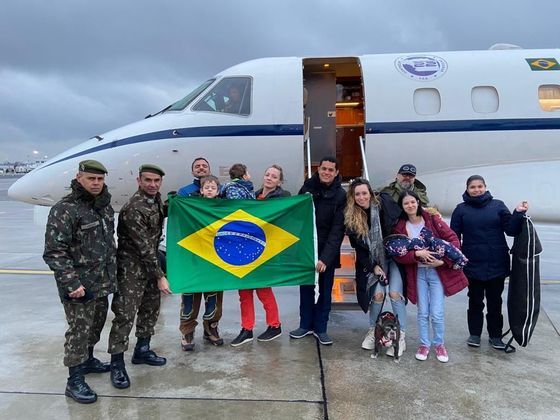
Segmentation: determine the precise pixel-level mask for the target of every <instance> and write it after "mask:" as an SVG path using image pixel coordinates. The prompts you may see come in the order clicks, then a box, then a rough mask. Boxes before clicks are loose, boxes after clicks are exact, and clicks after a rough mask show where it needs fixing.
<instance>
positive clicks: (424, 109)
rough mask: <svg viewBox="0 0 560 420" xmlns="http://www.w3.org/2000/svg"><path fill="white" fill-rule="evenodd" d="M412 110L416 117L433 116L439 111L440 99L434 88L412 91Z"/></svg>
mask: <svg viewBox="0 0 560 420" xmlns="http://www.w3.org/2000/svg"><path fill="white" fill-rule="evenodd" d="M414 110H415V111H416V113H417V114H418V115H435V114H439V111H440V110H441V97H440V96H439V92H438V90H437V89H434V88H422V89H416V90H415V91H414Z"/></svg>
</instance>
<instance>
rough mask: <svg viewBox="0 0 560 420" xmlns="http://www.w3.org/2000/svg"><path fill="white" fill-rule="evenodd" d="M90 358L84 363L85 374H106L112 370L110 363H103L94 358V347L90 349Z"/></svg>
mask: <svg viewBox="0 0 560 420" xmlns="http://www.w3.org/2000/svg"><path fill="white" fill-rule="evenodd" d="M88 352H89V358H88V359H87V360H86V361H85V362H84V363H83V367H84V369H83V374H84V375H87V374H88V373H105V372H109V371H110V370H111V365H110V364H109V363H103V362H102V361H101V360H99V359H96V358H95V357H93V347H88Z"/></svg>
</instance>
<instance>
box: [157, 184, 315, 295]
mask: <svg viewBox="0 0 560 420" xmlns="http://www.w3.org/2000/svg"><path fill="white" fill-rule="evenodd" d="M166 247H167V278H168V280H169V283H170V286H171V290H172V291H173V292H174V293H196V292H210V291H219V290H238V289H257V288H261V287H271V286H293V285H302V284H314V283H315V261H316V253H317V251H316V240H315V223H314V212H313V200H312V198H311V196H310V195H309V194H304V195H297V196H294V197H284V198H275V199H270V200H222V199H208V198H203V197H172V198H171V199H170V201H169V217H168V221H167V244H166Z"/></svg>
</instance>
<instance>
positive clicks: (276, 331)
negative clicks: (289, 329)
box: [257, 325, 282, 341]
mask: <svg viewBox="0 0 560 420" xmlns="http://www.w3.org/2000/svg"><path fill="white" fill-rule="evenodd" d="M281 335H282V328H281V327H280V325H278V326H277V327H272V326H270V325H269V326H268V328H267V329H266V331H265V332H263V333H262V334H261V335H259V336H258V337H257V340H258V341H272V340H274V339H275V338H278V337H280V336H281Z"/></svg>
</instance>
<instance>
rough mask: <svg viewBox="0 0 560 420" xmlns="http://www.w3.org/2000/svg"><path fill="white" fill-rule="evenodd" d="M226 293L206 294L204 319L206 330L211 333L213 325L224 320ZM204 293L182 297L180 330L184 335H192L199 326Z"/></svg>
mask: <svg viewBox="0 0 560 420" xmlns="http://www.w3.org/2000/svg"><path fill="white" fill-rule="evenodd" d="M223 297H224V292H205V293H204V302H205V309H206V310H205V312H204V316H203V317H202V319H203V325H204V330H205V331H209V327H210V325H211V324H214V323H217V322H219V321H220V319H221V318H222V300H223ZM201 301H202V293H183V294H182V295H181V313H180V318H181V321H180V323H179V330H180V331H181V334H182V335H186V334H189V333H192V332H193V331H194V329H195V328H196V326H197V325H198V322H197V320H196V319H197V318H198V312H199V311H200V302H201Z"/></svg>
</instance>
